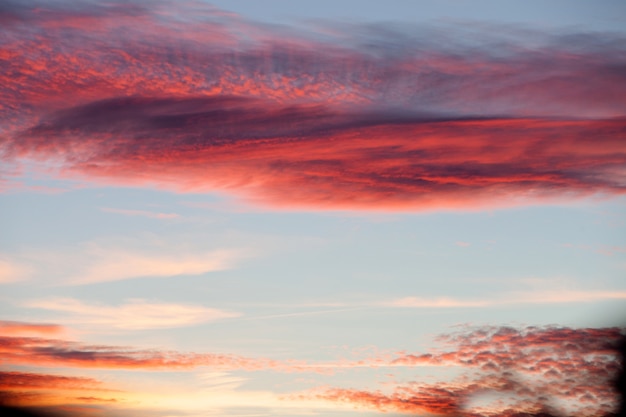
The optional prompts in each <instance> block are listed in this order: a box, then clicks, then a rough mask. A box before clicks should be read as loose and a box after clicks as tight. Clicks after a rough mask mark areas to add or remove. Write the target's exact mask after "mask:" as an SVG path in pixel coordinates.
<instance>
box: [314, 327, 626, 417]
mask: <svg viewBox="0 0 626 417" xmlns="http://www.w3.org/2000/svg"><path fill="white" fill-rule="evenodd" d="M623 337H624V336H623V329H620V328H604V329H571V328H566V327H527V328H521V329H519V328H512V327H483V328H477V329H469V330H466V331H462V332H459V333H456V334H453V335H446V336H443V337H442V338H441V339H442V340H443V341H445V342H446V343H448V344H449V345H451V346H452V347H453V348H454V349H452V350H449V351H447V352H434V353H430V354H418V355H416V354H413V355H402V356H401V357H399V358H397V359H395V360H393V361H392V364H395V365H415V366H421V365H433V364H436V365H447V366H457V367H460V368H461V369H464V370H466V371H468V372H471V373H467V374H465V375H464V376H462V377H460V378H458V379H457V381H455V382H454V383H441V382H440V383H433V384H424V383H419V382H413V383H409V384H406V385H401V386H398V387H397V388H396V389H395V390H394V391H393V392H392V393H382V392H368V391H361V390H351V389H329V390H325V391H322V392H321V393H317V394H314V396H315V397H316V398H320V399H326V400H330V401H336V402H348V403H351V404H354V405H355V406H357V407H363V408H370V409H376V410H379V411H396V412H402V413H412V414H415V413H417V414H419V413H425V412H426V413H434V414H440V415H455V416H463V417H473V416H478V415H493V416H498V417H510V416H521V415H525V416H531V415H532V416H540V415H544V416H549V415H560V416H570V415H578V416H606V415H610V413H612V412H615V410H616V407H617V402H618V398H617V392H616V391H615V389H614V387H613V385H614V380H615V378H616V377H617V374H618V372H619V371H620V361H619V358H618V348H619V346H618V343H619V341H620V340H623ZM622 360H623V358H622ZM621 366H623V364H622V365H621ZM621 372H623V370H622V371H621ZM493 393H497V394H498V395H499V396H500V398H501V399H504V400H506V401H505V402H503V403H501V404H500V405H497V406H491V408H485V409H478V408H476V406H475V405H472V404H473V403H472V399H474V398H478V397H480V396H483V395H489V394H493ZM555 400H559V401H560V404H566V405H565V406H559V405H558V404H559V403H558V402H555ZM525 413H526V414H525ZM542 413H543V414H542Z"/></svg>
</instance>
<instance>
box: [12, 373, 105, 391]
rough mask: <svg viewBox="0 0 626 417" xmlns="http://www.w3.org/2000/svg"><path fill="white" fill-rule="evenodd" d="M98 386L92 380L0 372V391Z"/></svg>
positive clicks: (97, 382) (98, 383) (93, 387)
mask: <svg viewBox="0 0 626 417" xmlns="http://www.w3.org/2000/svg"><path fill="white" fill-rule="evenodd" d="M98 385H100V381H97V380H95V379H92V378H82V377H70V376H62V375H47V374H35V373H28V372H2V371H0V390H11V389H20V390H22V389H42V388H43V389H98Z"/></svg>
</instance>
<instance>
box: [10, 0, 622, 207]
mask: <svg viewBox="0 0 626 417" xmlns="http://www.w3.org/2000/svg"><path fill="white" fill-rule="evenodd" d="M181 16H182V17H184V19H183V20H184V24H183V23H181ZM4 19H5V21H6V22H7V24H6V25H5V26H4V27H3V29H1V30H0V36H4V38H5V39H6V42H4V43H3V44H2V46H1V48H0V64H2V65H3V68H6V69H7V70H6V71H5V74H8V75H5V77H10V80H9V79H7V80H5V81H6V82H2V79H1V77H2V76H0V85H3V86H5V87H4V90H2V94H3V97H6V99H5V100H3V103H2V104H1V105H0V106H2V107H0V120H2V122H3V125H4V126H6V127H5V131H4V133H3V135H2V137H0V147H1V148H2V149H3V152H4V159H5V160H6V161H12V162H15V161H19V160H23V159H32V160H35V161H38V163H42V164H46V163H48V162H51V161H54V163H55V164H60V165H61V167H62V169H61V173H60V175H65V176H69V177H73V178H76V177H79V178H81V179H88V180H90V181H96V182H105V183H114V184H117V185H147V186H156V187H165V188H169V189H173V190H176V191H184V192H188V191H215V190H223V191H227V192H230V193H232V194H234V195H237V196H240V197H244V198H246V199H248V200H251V201H254V202H256V203H261V204H266V205H270V206H273V207H281V208H302V207H305V208H313V209H367V210H378V209H380V210H428V209H435V208H437V209H440V208H444V209H467V208H480V207H485V206H490V207H492V206H494V205H496V206H510V205H518V204H529V203H544V202H546V201H553V200H555V199H559V200H562V199H569V198H577V197H586V196H590V195H595V194H602V195H609V196H613V195H621V194H623V193H624V191H625V188H624V177H625V174H626V173H625V172H624V169H623V166H624V164H625V162H626V147H625V145H624V141H623V140H622V137H623V132H624V130H625V129H626V122H625V119H624V115H625V114H626V99H624V97H626V87H624V86H626V83H625V82H624V76H623V71H622V72H620V71H618V70H616V68H622V67H623V66H624V65H625V61H624V59H623V56H624V54H623V52H624V48H623V45H624V42H623V40H622V39H618V38H615V39H607V38H606V36H607V35H603V37H602V39H599V35H593V34H585V35H582V34H578V35H577V36H579V37H580V39H581V42H579V43H578V44H577V46H576V48H572V46H571V45H570V43H569V42H566V41H565V38H563V37H561V36H558V35H552V34H548V33H544V34H540V33H536V38H537V40H538V41H537V42H536V45H535V46H533V47H530V46H528V45H525V43H524V40H523V38H522V37H521V36H519V37H518V36H517V35H516V34H515V33H513V31H512V32H511V34H510V35H511V36H509V40H508V41H506V42H499V45H500V46H498V47H494V46H493V45H494V43H490V44H489V46H487V45H486V44H483V43H482V42H483V41H484V39H483V38H480V37H479V36H475V35H474V37H472V36H470V35H469V34H465V36H464V37H463V39H464V40H465V42H466V44H465V45H461V44H456V43H454V42H453V41H450V40H449V39H448V40H445V39H440V38H438V36H437V35H436V31H431V32H432V33H431V32H429V31H428V30H426V31H425V32H424V31H422V32H421V33H422V35H421V36H417V35H416V34H419V33H420V32H419V28H413V29H410V28H407V29H403V30H406V31H407V33H403V32H402V31H400V32H399V33H396V35H402V36H393V35H384V34H381V33H380V32H375V31H373V30H372V29H371V28H367V27H362V28H359V29H360V30H359V31H356V32H355V31H350V28H347V29H345V30H343V31H342V30H335V33H336V35H334V36H335V37H336V38H333V39H331V40H328V39H327V38H328V36H331V35H329V34H328V33H326V34H325V35H324V36H322V35H320V34H317V33H304V32H298V31H296V30H295V29H285V30H289V31H290V35H293V36H290V37H289V39H290V40H289V41H287V40H285V39H286V37H285V36H284V34H283V33H282V32H279V31H278V29H275V30H273V29H269V28H268V27H264V26H262V25H258V24H255V23H254V22H248V21H245V20H244V19H241V18H238V17H237V16H233V15H230V14H225V13H221V12H220V11H218V10H216V9H215V8H211V7H208V6H207V8H206V9H203V8H202V7H201V6H199V5H197V4H196V5H194V6H193V7H191V6H190V5H189V4H187V3H181V4H180V5H178V4H177V10H176V13H174V11H173V10H171V9H170V8H169V7H168V6H167V5H166V4H160V5H158V6H156V7H155V8H154V10H148V9H146V8H145V7H143V6H141V5H140V4H133V3H127V4H125V6H119V7H118V6H116V7H104V6H102V5H100V4H98V3H93V4H92V3H90V4H89V5H84V6H82V7H81V8H80V10H75V9H73V8H71V7H69V6H68V5H67V4H64V3H62V2H59V3H55V5H41V7H40V8H38V9H31V8H28V7H19V8H18V7H16V8H15V10H13V9H10V10H9V9H8V10H7V11H6V12H5V15H4ZM390 29H391V28H390ZM455 30H458V31H462V28H457V29H455ZM394 31H399V29H393V30H391V32H394ZM412 31H413V32H412ZM120 33H124V36H123V37H121V36H120ZM329 33H330V32H329ZM352 33H362V34H363V35H362V36H367V41H368V42H367V44H368V45H370V46H369V47H363V46H362V44H363V42H361V41H360V39H359V38H358V36H357V37H356V38H355V37H354V35H352ZM387 36H391V37H392V38H391V39H388V38H387ZM485 36H486V35H485ZM331 37H332V36H331ZM516 37H517V40H515V39H516ZM402 39H404V40H402ZM600 40H601V41H602V42H600ZM391 41H393V42H394V44H395V45H396V48H394V50H393V51H388V50H387V49H386V48H382V46H383V45H387V44H389V42H391ZM468 45H471V47H468ZM394 51H396V52H394ZM590 102H592V103H594V105H593V106H589V103H590ZM127 214H129V213H127ZM137 214H138V213H137ZM138 215H139V214H138Z"/></svg>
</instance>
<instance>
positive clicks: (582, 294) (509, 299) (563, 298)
mask: <svg viewBox="0 0 626 417" xmlns="http://www.w3.org/2000/svg"><path fill="white" fill-rule="evenodd" d="M625 299H626V291H615V290H595V289H591V290H586V289H571V290H570V289H563V290H561V289H559V290H550V289H547V290H543V291H542V290H537V291H517V292H508V293H506V292H504V293H496V294H493V296H491V297H488V298H487V297H486V298H475V299H463V298H454V297H402V298H397V299H394V300H390V301H387V302H382V303H379V305H380V306H386V307H400V308H464V307H477V308H479V307H502V306H507V305H516V304H559V303H591V302H596V301H606V300H625Z"/></svg>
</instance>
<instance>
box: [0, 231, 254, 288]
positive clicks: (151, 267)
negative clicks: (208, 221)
mask: <svg viewBox="0 0 626 417" xmlns="http://www.w3.org/2000/svg"><path fill="white" fill-rule="evenodd" d="M192 241H193V240H192V239H187V240H182V239H181V238H178V237H170V238H169V239H168V240H167V241H165V240H163V239H162V238H160V237H158V236H155V235H146V236H141V237H132V238H131V237H126V238H106V239H96V240H92V241H87V242H82V243H79V244H75V245H68V246H65V247H63V246H61V247H58V248H55V249H40V248H24V249H22V250H21V251H20V252H15V253H13V254H11V256H8V257H7V259H8V262H7V265H28V268H27V269H24V270H23V273H24V276H23V277H22V279H27V278H28V279H33V280H35V281H36V280H40V281H44V278H45V283H46V284H56V285H85V284H92V283H98V282H111V281H120V280H126V279H134V278H145V277H152V278H159V277H171V276H177V275H198V274H204V273H208V272H214V271H221V270H225V269H230V268H233V267H234V266H235V264H236V263H237V261H239V260H240V259H241V258H243V257H245V256H247V255H249V253H250V251H249V250H244V249H231V248H219V247H216V246H215V242H209V244H208V243H207V242H200V243H198V244H197V245H193V244H192ZM0 266H1V265H0Z"/></svg>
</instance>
